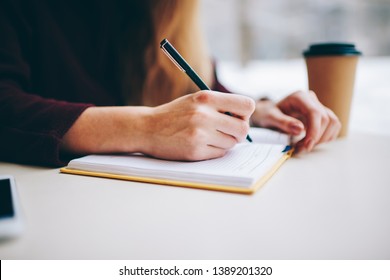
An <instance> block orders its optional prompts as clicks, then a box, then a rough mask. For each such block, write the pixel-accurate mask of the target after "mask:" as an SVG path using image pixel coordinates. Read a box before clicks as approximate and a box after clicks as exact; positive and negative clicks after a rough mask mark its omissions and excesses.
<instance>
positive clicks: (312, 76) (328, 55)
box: [303, 43, 361, 137]
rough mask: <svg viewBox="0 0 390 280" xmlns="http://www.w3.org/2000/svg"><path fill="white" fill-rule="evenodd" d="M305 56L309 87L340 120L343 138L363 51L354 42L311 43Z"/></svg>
mask: <svg viewBox="0 0 390 280" xmlns="http://www.w3.org/2000/svg"><path fill="white" fill-rule="evenodd" d="M303 55H304V57H305V61H306V66H307V74H308V80H309V89H310V90H312V91H314V92H315V93H316V95H317V97H318V99H319V100H320V101H321V103H322V104H324V105H325V106H326V107H328V108H330V109H331V110H332V111H333V112H334V113H335V114H336V115H337V117H338V118H339V119H340V122H341V124H342V128H341V131H340V134H339V137H343V136H346V135H347V133H348V123H349V115H350V111H351V102H352V96H353V89H354V83H355V72H356V66H357V61H358V57H359V56H360V55H361V52H360V51H357V50H356V48H355V45H353V44H345V43H321V44H313V45H310V46H309V48H308V49H307V50H306V51H304V52H303Z"/></svg>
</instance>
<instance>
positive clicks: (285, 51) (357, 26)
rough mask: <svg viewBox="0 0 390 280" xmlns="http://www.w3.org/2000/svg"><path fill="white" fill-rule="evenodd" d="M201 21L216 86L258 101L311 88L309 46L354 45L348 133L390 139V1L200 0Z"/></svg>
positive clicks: (281, 96)
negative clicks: (356, 51) (307, 60)
mask: <svg viewBox="0 0 390 280" xmlns="http://www.w3.org/2000/svg"><path fill="white" fill-rule="evenodd" d="M201 20H202V24H203V28H204V31H205V33H206V34H205V35H206V37H207V40H208V44H209V48H210V51H211V53H212V55H213V57H214V58H216V59H217V62H218V63H217V72H218V77H219V80H220V81H221V82H222V83H223V84H224V85H225V86H227V87H228V89H230V90H231V91H233V92H237V93H243V94H246V95H251V96H253V97H254V98H258V97H261V96H269V97H271V98H273V99H276V100H277V99H280V98H283V97H284V96H285V95H287V94H289V93H291V92H293V91H295V90H298V89H303V90H304V89H307V87H308V85H307V74H306V65H305V63H304V60H303V58H302V51H303V50H304V49H306V48H307V47H308V45H309V44H310V43H316V42H330V41H333V42H334V41H342V42H352V43H355V45H356V47H357V48H358V49H359V50H360V51H362V52H363V56H362V57H361V58H360V59H359V63H358V68H357V72H356V80H355V93H354V97H353V106H352V113H351V122H350V128H352V130H354V131H363V132H370V133H380V134H383V133H385V134H387V135H390V110H389V108H390V80H389V78H388V77H389V73H390V0H201Z"/></svg>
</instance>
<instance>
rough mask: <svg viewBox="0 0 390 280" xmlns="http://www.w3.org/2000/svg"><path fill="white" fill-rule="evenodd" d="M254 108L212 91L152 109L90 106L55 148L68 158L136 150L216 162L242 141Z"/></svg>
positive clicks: (247, 101)
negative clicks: (212, 159)
mask: <svg viewBox="0 0 390 280" xmlns="http://www.w3.org/2000/svg"><path fill="white" fill-rule="evenodd" d="M254 109H255V103H254V101H253V100H252V99H250V98H248V97H245V96H240V95H235V94H226V93H220V92H212V91H199V92H196V93H193V94H189V95H185V96H182V97H180V98H178V99H175V100H173V101H171V102H169V103H166V104H163V105H160V106H157V107H153V108H152V107H91V108H88V109H87V110H85V111H84V113H83V114H82V115H81V116H80V117H79V118H78V119H77V121H76V122H75V123H74V125H73V126H72V127H71V129H70V130H69V131H68V132H67V133H66V135H65V136H64V138H63V144H62V146H61V149H62V151H63V152H67V153H73V154H75V153H76V154H88V153H118V152H141V153H144V154H147V155H150V156H153V157H157V158H163V159H170V160H189V161H195V160H205V159H211V158H217V157H221V156H223V155H224V154H225V153H226V152H227V151H228V150H229V149H231V148H232V147H233V146H234V145H235V144H237V143H238V142H241V141H244V139H245V137H246V135H247V134H248V131H249V118H250V116H251V115H252V113H253V111H254ZM225 112H230V113H232V114H233V115H234V117H232V116H228V115H226V114H225Z"/></svg>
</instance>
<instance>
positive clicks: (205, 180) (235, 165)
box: [61, 128, 292, 194]
mask: <svg viewBox="0 0 390 280" xmlns="http://www.w3.org/2000/svg"><path fill="white" fill-rule="evenodd" d="M250 135H251V137H252V140H253V143H249V142H244V143H240V144H237V145H236V146H235V147H234V148H233V149H231V150H230V151H229V152H228V153H227V154H226V155H225V156H224V157H222V158H217V159H211V160H204V161H197V162H183V161H169V160H161V159H155V158H151V157H147V156H144V155H142V154H120V155H89V156H85V157H82V158H78V159H74V160H72V161H70V162H69V164H68V166H67V167H64V168H62V169H61V172H63V173H71V174H78V175H89V176H97V177H106V178H113V179H123V180H131V181H141V182H148V183H155V184H163V185H172V186H182V187H191V188H200V189H209V190H218V191H228V192H236V193H247V194H250V193H253V192H255V191H256V190H257V189H258V188H260V187H261V186H262V185H263V184H264V183H265V182H266V181H267V180H268V179H269V178H270V177H271V176H272V175H273V174H274V172H275V171H276V170H277V169H278V168H279V167H280V166H281V164H282V163H283V162H284V161H285V160H286V159H287V158H288V157H290V155H291V153H292V150H291V149H290V148H289V146H288V145H289V144H290V137H289V136H288V135H286V134H282V133H278V132H275V131H272V130H267V129H262V128H251V130H250Z"/></svg>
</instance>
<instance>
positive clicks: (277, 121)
mask: <svg viewBox="0 0 390 280" xmlns="http://www.w3.org/2000/svg"><path fill="white" fill-rule="evenodd" d="M264 124H265V125H266V127H272V128H276V129H278V130H281V131H283V132H286V133H288V134H291V135H299V134H301V133H302V132H303V131H304V130H305V126H304V124H303V123H302V122H301V121H300V120H298V119H296V118H294V117H292V116H288V115H286V114H284V113H283V112H282V111H280V110H279V108H277V107H274V108H273V109H271V110H270V111H269V114H268V115H267V119H266V121H265V122H264Z"/></svg>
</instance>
